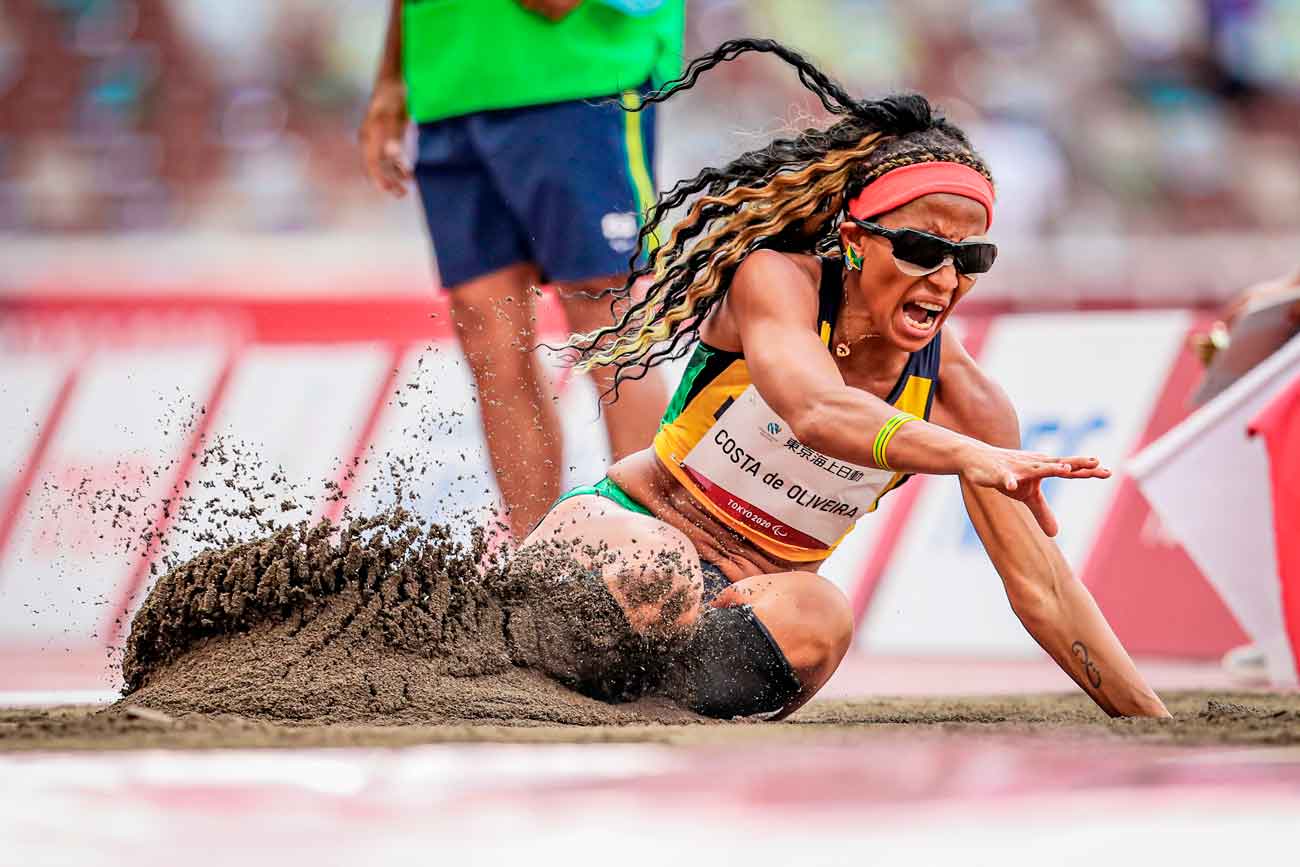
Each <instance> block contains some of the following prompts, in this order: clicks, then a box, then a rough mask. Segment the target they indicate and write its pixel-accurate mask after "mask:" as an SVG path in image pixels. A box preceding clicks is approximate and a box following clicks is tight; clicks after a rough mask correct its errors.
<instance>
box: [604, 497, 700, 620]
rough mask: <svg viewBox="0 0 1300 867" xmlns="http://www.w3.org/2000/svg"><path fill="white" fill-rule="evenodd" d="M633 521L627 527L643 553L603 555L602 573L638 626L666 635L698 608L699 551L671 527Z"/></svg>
mask: <svg viewBox="0 0 1300 867" xmlns="http://www.w3.org/2000/svg"><path fill="white" fill-rule="evenodd" d="M634 524H635V525H637V526H634V528H633V529H631V530H630V531H629V533H630V534H634V536H633V542H634V544H636V545H637V546H638V547H640V549H641V552H644V553H639V554H638V555H637V556H632V557H629V556H617V557H611V558H609V559H608V561H607V562H606V563H605V564H604V565H603V568H602V573H603V574H604V576H605V582H606V584H607V585H608V586H609V590H610V592H611V593H612V594H613V595H614V598H615V599H617V600H618V602H619V604H620V605H621V606H622V607H623V610H624V612H626V613H627V616H628V621H629V622H630V623H631V624H632V627H633V628H634V629H636V630H637V631H638V632H642V633H646V634H660V635H666V634H671V633H674V632H678V631H680V630H682V629H685V628H687V627H689V626H690V625H691V624H692V623H694V622H695V619H696V618H697V617H698V616H699V614H700V605H701V601H700V600H701V597H702V594H703V581H702V579H701V578H700V574H699V572H700V567H699V555H698V554H696V553H695V549H694V547H692V546H691V544H690V542H689V541H688V540H687V539H686V537H685V536H684V535H683V534H682V533H681V532H680V531H678V530H676V529H675V528H672V527H668V526H666V525H662V524H659V522H649V521H647V522H645V524H642V523H641V522H634ZM641 543H646V544H645V545H644V546H642V545H641ZM649 551H653V553H648V552H649Z"/></svg>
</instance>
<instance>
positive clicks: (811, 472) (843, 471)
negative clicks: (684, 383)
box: [681, 385, 895, 549]
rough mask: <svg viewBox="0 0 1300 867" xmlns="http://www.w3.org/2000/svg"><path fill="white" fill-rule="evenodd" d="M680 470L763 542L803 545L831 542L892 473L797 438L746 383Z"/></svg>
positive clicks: (866, 507)
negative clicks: (849, 460) (850, 460)
mask: <svg viewBox="0 0 1300 867" xmlns="http://www.w3.org/2000/svg"><path fill="white" fill-rule="evenodd" d="M863 436H864V437H865V436H867V434H866V433H865V432H864V433H863ZM681 467H682V469H683V470H684V471H685V472H686V474H687V475H688V476H689V477H690V478H691V480H692V481H693V482H695V484H696V485H698V486H699V488H700V490H701V491H703V493H704V495H705V496H707V497H708V498H709V500H710V501H711V502H712V503H713V504H714V505H716V506H718V507H719V508H721V509H722V510H723V511H725V512H726V513H727V514H729V515H731V516H732V517H733V518H735V519H736V520H738V521H740V522H741V523H743V524H745V525H746V526H748V527H750V528H752V529H753V530H755V531H756V532H758V533H760V534H762V535H763V536H766V537H767V538H769V539H773V540H775V541H778V542H781V543H784V544H786V545H795V546H798V547H801V548H810V549H818V548H830V547H831V546H833V545H834V544H835V543H836V542H837V541H839V539H840V537H841V536H843V535H844V534H845V533H846V532H848V530H849V528H850V527H852V526H853V524H854V523H855V522H856V521H857V519H858V518H859V517H861V516H862V515H863V514H864V513H865V512H867V511H868V510H869V509H870V508H871V507H872V505H873V504H874V503H875V502H876V499H877V498H878V497H879V496H880V494H881V492H882V491H884V490H885V488H886V487H888V486H889V483H890V482H891V481H893V479H894V475H895V474H894V473H892V472H890V471H888V470H878V469H873V468H871V467H862V466H858V465H857V464H850V463H847V462H845V461H840V460H836V459H835V458H829V457H827V456H826V455H824V454H822V453H821V452H818V451H814V450H813V449H811V448H809V447H808V446H806V445H804V444H803V443H801V442H799V441H798V440H797V439H795V438H794V437H793V436H792V435H791V434H790V432H789V425H787V424H786V423H785V421H784V420H782V419H781V417H780V416H778V415H777V414H776V413H775V412H773V411H772V408H771V407H769V406H768V405H767V403H766V402H765V401H764V400H763V398H762V397H761V396H760V395H759V393H758V389H756V388H755V387H754V386H753V385H750V386H749V387H748V388H746V389H745V390H744V391H743V392H741V393H740V396H739V397H737V398H736V399H735V400H734V401H732V402H731V403H730V405H728V406H726V407H725V409H724V410H723V411H722V413H721V414H720V415H719V416H718V418H717V421H716V422H714V424H713V426H712V427H711V428H709V430H708V432H707V433H705V435H704V437H703V438H702V439H700V441H699V442H698V443H696V444H695V447H694V448H692V449H691V450H690V451H689V452H687V454H686V457H685V459H683V460H682V461H681Z"/></svg>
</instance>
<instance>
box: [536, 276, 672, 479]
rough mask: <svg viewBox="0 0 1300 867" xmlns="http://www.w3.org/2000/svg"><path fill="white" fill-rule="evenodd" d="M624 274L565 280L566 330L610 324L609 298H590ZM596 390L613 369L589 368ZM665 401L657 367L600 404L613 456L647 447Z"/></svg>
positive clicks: (604, 388)
mask: <svg viewBox="0 0 1300 867" xmlns="http://www.w3.org/2000/svg"><path fill="white" fill-rule="evenodd" d="M623 282H624V278H623V277H607V278H602V279H598V280H586V281H583V282H581V283H565V284H564V285H563V286H562V287H561V288H560V302H561V303H562V304H563V305H564V313H565V315H566V316H567V317H568V320H569V330H571V331H576V332H582V333H589V332H592V331H595V330H596V329H597V328H601V327H603V326H605V325H609V324H610V322H612V321H613V317H612V316H611V314H610V311H609V299H608V298H592V297H589V296H590V295H594V294H599V293H601V292H603V291H604V290H606V289H608V288H609V287H611V286H622V285H623ZM591 377H592V383H593V384H594V385H595V386H596V393H597V394H604V393H605V391H607V390H608V389H609V388H610V387H611V386H612V385H613V384H614V370H613V369H612V368H609V367H600V368H597V369H595V370H593V371H592V372H591ZM667 405H668V393H667V391H666V390H665V389H664V383H663V377H661V376H660V375H659V372H658V371H657V370H651V371H649V372H648V373H646V375H645V378H644V379H638V380H625V381H624V382H623V384H622V385H621V386H619V390H618V400H616V401H614V402H613V403H606V404H605V405H604V407H603V413H602V414H603V417H604V419H605V430H606V432H607V433H608V434H609V451H610V454H611V456H612V457H613V459H614V460H619V459H620V458H624V457H627V456H628V455H630V454H632V453H633V452H639V451H641V450H642V449H644V448H647V447H649V445H650V442H651V440H653V439H654V436H655V432H656V431H658V430H659V419H660V417H661V416H662V415H663V413H664V407H666V406H667Z"/></svg>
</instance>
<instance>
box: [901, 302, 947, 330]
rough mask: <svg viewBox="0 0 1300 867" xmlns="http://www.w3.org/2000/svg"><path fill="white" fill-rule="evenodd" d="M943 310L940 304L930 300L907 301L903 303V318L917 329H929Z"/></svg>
mask: <svg viewBox="0 0 1300 867" xmlns="http://www.w3.org/2000/svg"><path fill="white" fill-rule="evenodd" d="M943 310H944V308H943V306H942V305H940V304H934V303H932V302H930V301H908V302H907V303H906V304H904V305H903V319H905V320H906V321H907V324H908V325H910V326H912V327H913V328H915V329H916V330H917V331H929V330H930V329H932V328H934V324H935V323H936V322H938V321H939V314H941V313H943Z"/></svg>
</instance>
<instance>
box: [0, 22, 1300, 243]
mask: <svg viewBox="0 0 1300 867" xmlns="http://www.w3.org/2000/svg"><path fill="white" fill-rule="evenodd" d="M388 5H389V4H388V2H387V0H276V2H266V0H0V230H3V231H7V232H20V233H21V232H28V233H49V232H70V231H76V232H86V231H90V232H124V231H133V230H169V229H171V230H191V229H197V228H219V229H223V230H233V231H254V232H287V231H297V230H312V229H338V228H349V227H368V228H374V227H383V226H384V225H386V224H388V223H391V222H392V221H394V220H395V219H396V216H397V209H400V208H410V207H413V206H411V205H410V204H409V201H408V202H405V203H390V202H387V201H385V200H384V199H383V198H382V197H380V196H379V195H377V194H374V193H372V192H371V191H370V190H369V189H368V187H367V186H366V183H365V181H364V179H363V177H362V174H361V171H360V166H359V159H358V155H357V152H356V147H355V131H356V127H357V125H358V123H359V120H360V116H361V112H362V110H363V107H364V104H365V100H366V97H367V95H368V93H369V89H370V85H371V81H372V77H373V74H374V69H375V64H376V61H377V57H378V53H379V49H380V44H381V42H382V35H383V28H384V25H385V22H386V18H387V13H388ZM687 21H688V23H687V45H686V54H687V55H688V56H694V55H696V54H699V53H702V52H703V51H706V50H708V49H709V48H711V47H713V46H714V45H716V44H717V43H719V42H720V41H722V40H724V39H726V38H729V37H733V36H738V35H755V36H772V37H775V38H779V39H781V40H783V41H785V42H787V43H789V44H791V45H793V46H795V47H797V48H799V49H801V50H803V51H805V52H806V53H808V54H809V55H810V56H812V57H813V59H814V60H816V61H817V62H818V63H819V64H820V65H822V66H823V68H826V69H827V70H828V71H830V72H832V73H833V74H834V75H836V76H838V77H839V78H840V79H841V80H842V81H843V82H844V83H845V84H846V85H847V86H848V87H849V88H850V90H852V91H853V92H855V93H860V94H862V95H864V96H868V95H880V94H883V93H885V92H888V91H890V90H895V89H901V88H907V89H917V90H920V91H922V92H924V93H926V94H927V95H929V96H930V97H931V98H933V99H935V100H936V101H938V102H939V103H941V104H942V105H943V106H944V107H945V108H946V110H947V112H948V114H949V115H950V116H952V117H954V118H955V119H957V120H958V121H960V122H962V123H963V124H965V125H966V126H967V128H968V130H969V131H970V132H971V133H972V136H973V138H974V139H975V142H976V144H977V145H978V146H980V147H981V149H982V150H983V151H984V152H985V154H986V156H987V157H988V158H989V160H990V162H991V164H992V166H993V169H994V172H995V175H996V176H997V179H998V182H999V187H1000V198H1001V200H1002V206H1003V207H1002V210H1001V212H1000V214H999V222H1000V224H1001V227H1002V229H1003V230H1004V231H1007V230H1015V231H1017V232H1023V233H1027V234H1039V233H1042V234H1052V235H1064V234H1070V233H1073V232H1080V231H1082V232H1097V233H1107V234H1123V233H1130V232H1132V233H1140V234H1143V235H1150V234H1171V235H1176V234H1179V233H1184V232H1195V231H1212V230H1222V229H1232V230H1240V229H1264V230H1268V231H1277V232H1289V231H1294V230H1296V229H1300V206H1298V205H1297V203H1300V0H798V2H793V0H690V4H689V7H688V19H687ZM817 121H818V114H817V110H816V108H815V106H814V105H813V104H812V103H811V102H810V101H809V99H808V98H807V97H806V94H804V93H803V91H802V90H801V88H800V86H799V84H798V81H797V79H796V78H795V77H794V76H793V75H791V74H790V71H789V70H788V69H787V68H785V67H783V66H782V65H781V64H779V63H777V62H775V61H773V60H771V59H770V58H762V57H757V58H745V59H742V60H741V61H739V62H737V63H735V64H732V65H731V66H730V67H724V68H721V69H719V70H718V71H716V72H715V73H713V74H712V75H711V76H709V77H707V78H706V79H705V80H703V81H702V82H701V84H700V86H699V87H698V88H697V89H696V90H695V91H694V92H692V93H691V94H688V95H684V96H682V97H681V98H680V99H678V100H674V102H673V103H670V104H669V105H668V106H667V107H666V108H665V111H664V113H663V117H662V121H661V125H660V130H661V132H660V142H659V145H660V148H659V166H660V175H661V176H660V182H661V184H662V185H666V183H667V182H669V181H671V180H672V179H674V178H676V177H678V176H681V175H684V174H693V173H694V172H695V171H696V170H697V169H698V168H699V167H701V166H703V165H705V164H716V163H717V162H718V161H719V160H722V159H725V158H726V157H728V156H730V155H733V154H735V153H737V152H739V151H741V150H743V149H746V148H749V147H754V146H756V145H758V144H760V143H762V142H763V141H764V140H765V139H766V138H767V137H770V136H771V135H772V134H773V133H776V132H779V131H781V130H783V129H789V128H790V127H795V126H801V125H804V124H806V123H809V122H812V123H815V122H817Z"/></svg>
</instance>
